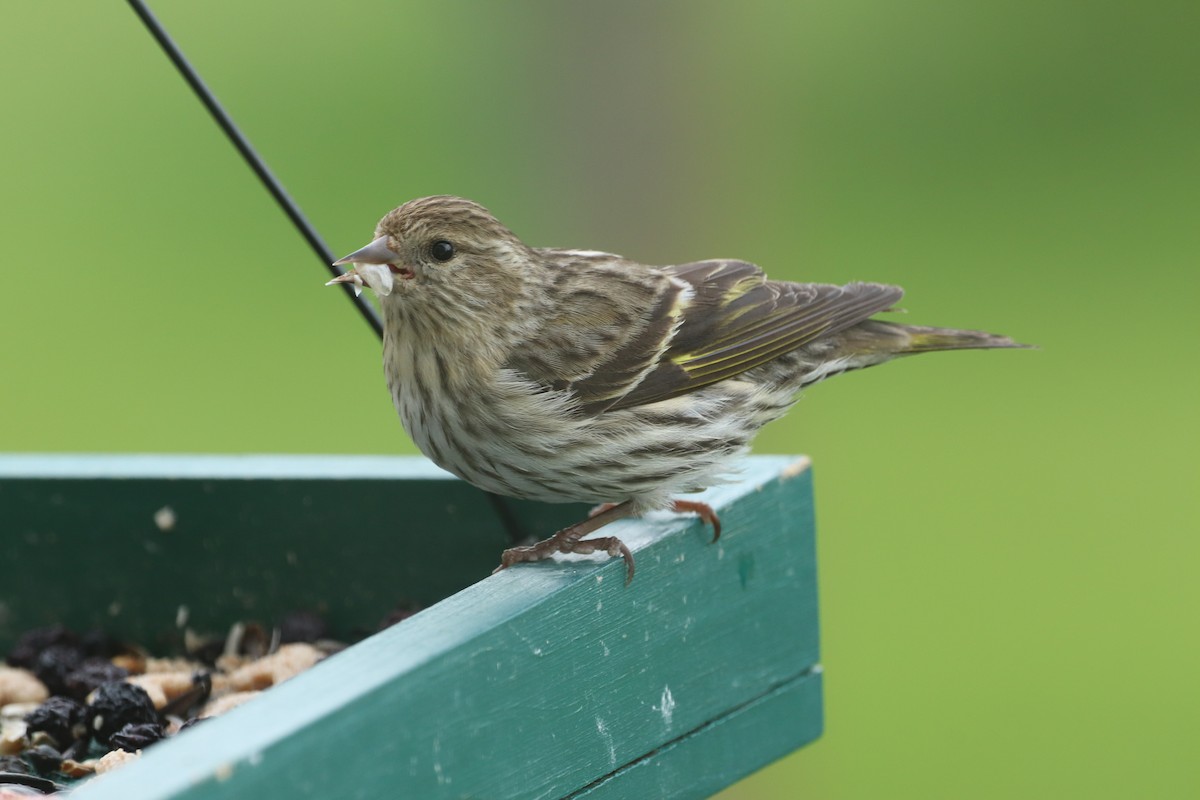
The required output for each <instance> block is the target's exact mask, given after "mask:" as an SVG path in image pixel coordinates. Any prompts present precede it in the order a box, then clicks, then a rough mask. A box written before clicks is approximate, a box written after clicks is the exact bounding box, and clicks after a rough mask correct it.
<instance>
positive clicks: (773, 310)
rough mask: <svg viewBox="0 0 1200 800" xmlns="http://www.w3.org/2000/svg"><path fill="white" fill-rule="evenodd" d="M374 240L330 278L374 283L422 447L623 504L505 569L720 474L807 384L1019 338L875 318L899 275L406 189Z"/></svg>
mask: <svg viewBox="0 0 1200 800" xmlns="http://www.w3.org/2000/svg"><path fill="white" fill-rule="evenodd" d="M375 235H376V240H375V241H374V242H372V244H371V245H369V246H368V247H366V248H363V249H362V250H360V251H357V252H356V253H354V254H351V255H350V256H347V257H346V258H345V259H342V260H341V261H340V262H339V263H346V262H354V263H355V264H356V265H358V266H357V267H356V269H355V270H353V271H351V272H350V273H347V275H345V276H343V277H342V278H341V279H339V280H346V281H354V282H356V283H359V284H362V283H363V282H366V283H368V284H370V285H371V286H372V288H375V289H376V290H377V293H378V294H379V295H380V301H381V305H382V310H383V316H384V323H385V331H384V344H383V352H384V369H385V373H386V375H387V383H388V388H389V390H390V392H391V395H392V400H393V402H394V404H395V406H396V409H397V411H398V412H399V414H400V418H401V420H402V421H403V423H404V427H405V429H406V430H407V431H408V433H409V435H410V436H412V438H413V440H414V441H415V442H416V444H417V446H418V447H420V449H421V451H422V452H424V453H425V454H426V455H427V456H429V457H430V458H431V459H432V460H433V461H434V462H436V463H437V464H438V465H440V466H441V467H443V468H445V469H447V470H449V471H450V472H453V473H454V474H456V475H458V476H459V477H461V478H463V479H464V480H466V481H469V482H470V483H472V484H474V485H476V486H478V487H480V488H482V489H486V490H487V491H490V492H495V493H497V494H501V495H507V496H512V497H522V498H529V499H534V500H542V501H546V502H586V503H606V502H608V503H620V504H621V505H620V506H619V508H618V509H614V510H612V511H609V512H606V514H604V515H601V516H600V517H597V521H596V522H594V523H588V524H587V525H586V526H584V527H586V530H583V532H580V531H579V526H573V528H571V529H567V531H566V532H560V534H557V535H556V537H551V539H550V540H546V542H543V543H540V544H539V545H537V546H534V548H531V549H526V550H523V551H521V552H517V550H520V549H516V550H510V551H507V552H506V554H505V559H504V561H503V563H502V566H506V565H509V564H511V563H515V562H516V561H520V560H536V559H537V558H544V557H547V556H548V555H549V554H550V553H553V552H555V551H559V550H561V551H574V552H591V551H592V547H591V545H589V544H588V541H593V540H585V541H583V542H580V541H578V539H579V537H580V536H582V535H585V534H586V533H589V532H591V530H594V528H595V527H598V525H599V524H602V522H604V521H608V519H610V518H617V517H619V516H623V515H625V514H628V513H635V514H636V513H640V512H643V511H646V510H650V509H656V508H667V507H670V506H671V505H672V499H671V498H672V496H673V495H676V494H680V493H688V492H695V491H698V490H701V489H704V488H706V487H708V486H710V485H712V484H714V483H716V482H719V481H721V480H724V479H727V478H728V477H729V476H730V467H731V462H732V461H733V460H734V459H735V458H736V457H738V456H739V455H741V454H742V453H744V452H746V450H747V449H748V447H749V444H750V440H751V439H752V438H753V436H754V434H755V433H757V432H758V430H759V428H761V427H762V426H763V425H765V424H766V423H767V422H770V421H771V420H774V419H776V418H778V417H779V416H781V415H782V414H783V413H784V412H785V411H786V410H787V409H788V408H789V407H790V406H791V404H792V403H793V402H794V401H795V400H796V397H797V393H798V392H799V390H800V389H801V388H802V387H804V386H806V385H808V384H811V383H814V382H816V381H817V380H821V379H823V378H825V377H828V376H830V375H833V374H837V373H840V372H845V371H847V370H851V369H858V368H861V367H867V366H871V365H874V364H879V363H882V362H884V361H887V360H890V359H892V358H895V357H896V356H899V355H905V354H909V353H915V352H925V351H928V350H945V349H960V348H993V347H1017V346H1019V345H1016V344H1014V343H1013V342H1012V341H1011V340H1009V339H1007V338H1005V337H1001V336H993V335H991V334H986V333H979V332H974V331H954V330H946V329H937V328H922V327H916V326H908V325H899V324H895V323H889V322H882V321H877V320H871V319H870V318H871V317H872V316H874V315H876V314H878V313H880V312H882V311H886V310H888V309H889V308H891V307H892V306H893V305H894V304H895V303H896V302H897V301H898V300H899V299H900V297H901V295H902V291H901V290H900V289H899V288H898V287H895V286H886V285H882V284H876V283H852V284H848V285H846V286H831V285H825V284H799V283H787V282H781V281H771V280H767V278H766V276H765V275H764V274H763V272H762V270H760V269H759V268H758V267H756V266H754V265H753V264H749V263H746V262H744V261H731V260H718V261H700V262H695V263H690V264H680V265H675V266H665V267H652V266H646V265H643V264H639V263H637V262H634V261H630V260H628V259H625V258H622V257H620V256H616V255H612V254H608V253H600V252H595V251H580V250H560V249H551V248H532V247H528V246H527V245H525V244H524V243H523V242H521V240H520V239H518V238H517V237H516V236H515V235H514V234H513V233H512V232H510V231H509V230H508V229H507V228H505V227H504V226H503V225H502V224H501V223H500V222H499V221H497V220H496V219H495V218H494V217H492V215H491V214H489V213H488V212H487V211H486V210H485V209H484V208H483V207H481V206H479V205H478V204H476V203H473V202H471V201H469V200H464V199H462V198H457V197H448V196H441V197H428V198H422V199H418V200H413V201H410V202H408V203H406V204H404V205H402V206H400V207H399V208H397V209H395V210H394V211H392V212H391V213H389V214H388V215H387V216H385V217H384V218H383V219H382V220H381V221H380V223H379V225H378V226H377V228H376V231H375ZM447 253H449V254H450V255H449V256H448V257H447V258H445V259H444V260H443V259H442V258H441V256H444V255H446V254H447ZM368 264H375V265H378V264H386V265H387V266H386V268H385V267H366V266H365V265H368ZM618 511H619V513H618ZM594 541H599V542H600V543H601V547H600V549H605V550H607V552H610V553H612V554H614V555H615V554H617V553H619V552H622V551H623V552H624V554H625V555H626V556H627V560H628V561H629V563H630V574H631V575H632V560H631V559H630V558H628V554H627V551H624V550H623V547H624V546H623V545H620V543H619V542H616V540H613V539H603V540H594ZM614 543H615V544H614ZM618 545H619V547H618Z"/></svg>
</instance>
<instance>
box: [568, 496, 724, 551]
mask: <svg viewBox="0 0 1200 800" xmlns="http://www.w3.org/2000/svg"><path fill="white" fill-rule="evenodd" d="M616 506H617V504H616V503H601V504H600V505H598V506H596V507H595V508H593V509H592V510H591V511H589V512H588V516H589V517H594V516H596V515H598V514H603V513H604V512H605V511H608V510H609V509H610V508H616ZM671 510H672V511H674V512H675V513H676V514H686V513H688V512H691V513H693V514H698V515H699V516H700V519H702V520H703V521H704V522H707V523H708V524H709V525H712V527H713V538H712V540H713V541H714V542H715V541H716V540H717V539H720V538H721V520H720V518H719V517H717V512H716V511H713V507H712V506H710V505H709V504H708V503H700V502H697V501H695V500H673V501H672V504H671Z"/></svg>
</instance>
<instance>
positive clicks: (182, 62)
mask: <svg viewBox="0 0 1200 800" xmlns="http://www.w3.org/2000/svg"><path fill="white" fill-rule="evenodd" d="M129 5H130V6H132V7H133V11H134V13H135V14H137V15H138V17H139V18H140V19H141V20H142V22H143V23H144V24H145V26H146V29H147V30H149V31H150V35H151V36H153V37H154V39H155V41H157V42H158V44H159V46H160V47H162V49H163V52H165V53H166V54H167V58H169V59H171V63H172V64H174V65H175V68H176V69H177V70H179V74H180V75H182V76H183V79H184V80H185V81H187V83H188V86H190V87H192V91H193V92H195V93H196V96H197V97H198V98H200V102H201V103H203V104H204V107H205V108H206V109H208V113H209V114H210V115H212V118H213V120H215V121H216V123H217V125H219V126H220V127H221V130H222V131H224V132H225V135H226V136H227V137H229V141H230V142H232V143H233V146H234V147H235V148H237V151H238V152H239V153H241V154H242V158H243V159H245V161H246V163H247V164H248V165H249V166H250V169H252V170H254V174H255V175H257V176H258V179H259V181H261V182H262V185H263V186H265V187H266V188H267V191H268V192H270V193H271V196H272V197H274V198H275V202H276V203H278V204H279V207H280V208H282V209H283V213H285V214H287V217H288V219H289V220H291V221H292V225H294V226H295V227H296V230H298V231H300V235H301V236H303V237H304V241H306V242H308V246H309V247H311V248H312V250H313V252H314V253H316V254H317V258H319V259H321V263H322V264H324V265H325V268H326V269H328V270H329V272H330V274H331V275H332V276H333V277H335V278H336V277H337V276H338V275H340V274H342V273H341V271H340V270H338V268H337V267H335V266H333V262H334V260H335V259H336V256H334V255H333V253H332V252H330V250H329V247H328V246H327V245H326V244H325V241H324V240H323V239H322V238H321V235H320V234H319V233H317V232H316V230H315V229H314V228H313V226H312V224H311V223H309V221H308V220H307V219H306V218H305V217H304V213H303V212H302V211H300V207H299V206H297V205H296V202H295V201H294V200H292V198H291V197H290V196H288V193H287V191H286V190H284V188H283V186H282V184H280V183H279V181H278V180H276V178H275V176H274V175H272V174H271V170H270V169H268V168H267V165H266V164H265V163H263V160H262V158H261V157H260V156H259V155H258V153H256V152H255V151H254V148H253V147H251V146H250V142H249V141H247V140H246V137H245V136H243V135H242V132H241V131H240V130H238V127H237V125H234V124H233V120H232V119H230V118H229V115H228V114H227V113H225V109H224V108H222V107H221V104H220V103H218V102H217V98H216V97H214V96H213V93H212V92H210V91H209V90H208V87H207V86H205V85H204V81H202V80H200V76H199V75H198V74H196V70H195V69H193V68H192V65H191V64H189V63H188V60H187V59H186V58H184V57H183V53H181V52H180V51H179V47H177V46H176V44H175V42H174V41H173V40H172V39H171V37H170V36H168V35H167V32H166V30H164V29H163V26H162V25H161V24H160V23H159V21H158V19H157V18H155V16H154V15H153V14H152V13H150V9H149V8H147V7H146V4H145V3H143V2H142V0H129ZM342 291H343V292H345V294H346V296H347V297H349V298H350V302H352V303H354V305H355V306H356V307H357V308H358V310H359V313H361V314H362V316H363V319H365V320H366V321H367V324H368V325H370V326H371V328H372V330H374V331H375V335H376V336H379V337H380V338H383V322H382V321H381V320H380V319H379V313H378V312H377V311H376V310H375V307H374V306H372V305H371V304H370V303H368V302H367V299H366V297H365V296H355V294H354V290H353V288H352V287H351V286H350V284H348V283H343V284H342Z"/></svg>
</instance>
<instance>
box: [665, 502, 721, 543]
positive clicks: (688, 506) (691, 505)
mask: <svg viewBox="0 0 1200 800" xmlns="http://www.w3.org/2000/svg"><path fill="white" fill-rule="evenodd" d="M671 510H672V511H674V512H675V513H676V514H686V513H688V512H689V511H690V512H691V513H693V514H696V515H698V516H699V517H700V519H702V520H704V521H705V522H707V523H708V524H709V525H712V529H713V538H712V540H713V541H714V542H715V541H716V540H717V539H720V538H721V520H720V518H719V517H717V512H715V511H713V507H712V506H710V505H709V504H708V503H698V502H696V501H695V500H676V501H675V502H674V503H673V504H672V505H671Z"/></svg>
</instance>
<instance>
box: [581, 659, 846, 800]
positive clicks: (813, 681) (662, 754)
mask: <svg viewBox="0 0 1200 800" xmlns="http://www.w3.org/2000/svg"><path fill="white" fill-rule="evenodd" d="M823 730H824V715H823V710H822V674H821V668H820V667H819V666H818V667H814V668H813V669H810V670H808V671H806V672H803V673H801V674H799V675H797V676H796V677H795V678H793V679H791V680H789V681H787V682H785V683H783V684H782V685H780V686H777V687H775V688H774V689H772V690H771V691H769V692H766V693H765V694H763V695H761V696H759V697H757V698H755V699H753V700H751V701H750V702H747V703H745V704H743V705H742V706H740V707H738V708H736V709H733V710H731V711H730V712H729V713H728V714H726V715H724V716H722V717H720V718H718V719H714V720H712V721H710V722H708V723H706V724H704V725H701V726H700V727H699V728H697V729H695V730H693V731H690V732H689V733H687V734H685V735H683V736H680V737H679V738H678V739H675V740H674V741H671V742H668V743H666V744H664V745H663V746H662V747H660V748H659V749H657V750H655V751H654V752H652V753H647V754H646V755H645V756H643V757H642V758H640V759H638V760H636V761H634V762H632V763H630V764H626V765H625V766H623V767H621V768H620V769H617V770H615V771H614V772H613V773H612V774H610V775H606V776H604V777H603V778H601V779H600V780H598V781H596V782H595V783H593V784H591V785H590V786H586V787H584V788H583V789H581V790H579V791H577V792H573V793H571V794H569V795H567V798H566V800H584V799H585V798H586V800H609V799H610V798H611V799H612V800H623V799H624V798H630V797H655V798H676V799H677V800H685V799H686V798H704V797H709V796H711V795H712V794H714V793H716V792H718V791H720V790H721V789H724V788H726V787H727V786H730V785H732V784H733V783H735V782H737V781H739V780H741V779H742V778H744V777H746V776H747V775H749V774H751V773H753V772H755V771H757V770H759V769H761V768H763V767H765V766H767V765H768V764H770V763H771V762H773V761H776V760H778V759H779V758H782V757H783V756H785V755H787V754H789V753H791V752H792V751H794V750H796V749H798V748H800V747H803V746H804V745H806V744H809V743H810V742H813V741H815V740H816V739H818V738H819V737H820V736H821V733H822V731H823Z"/></svg>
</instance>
